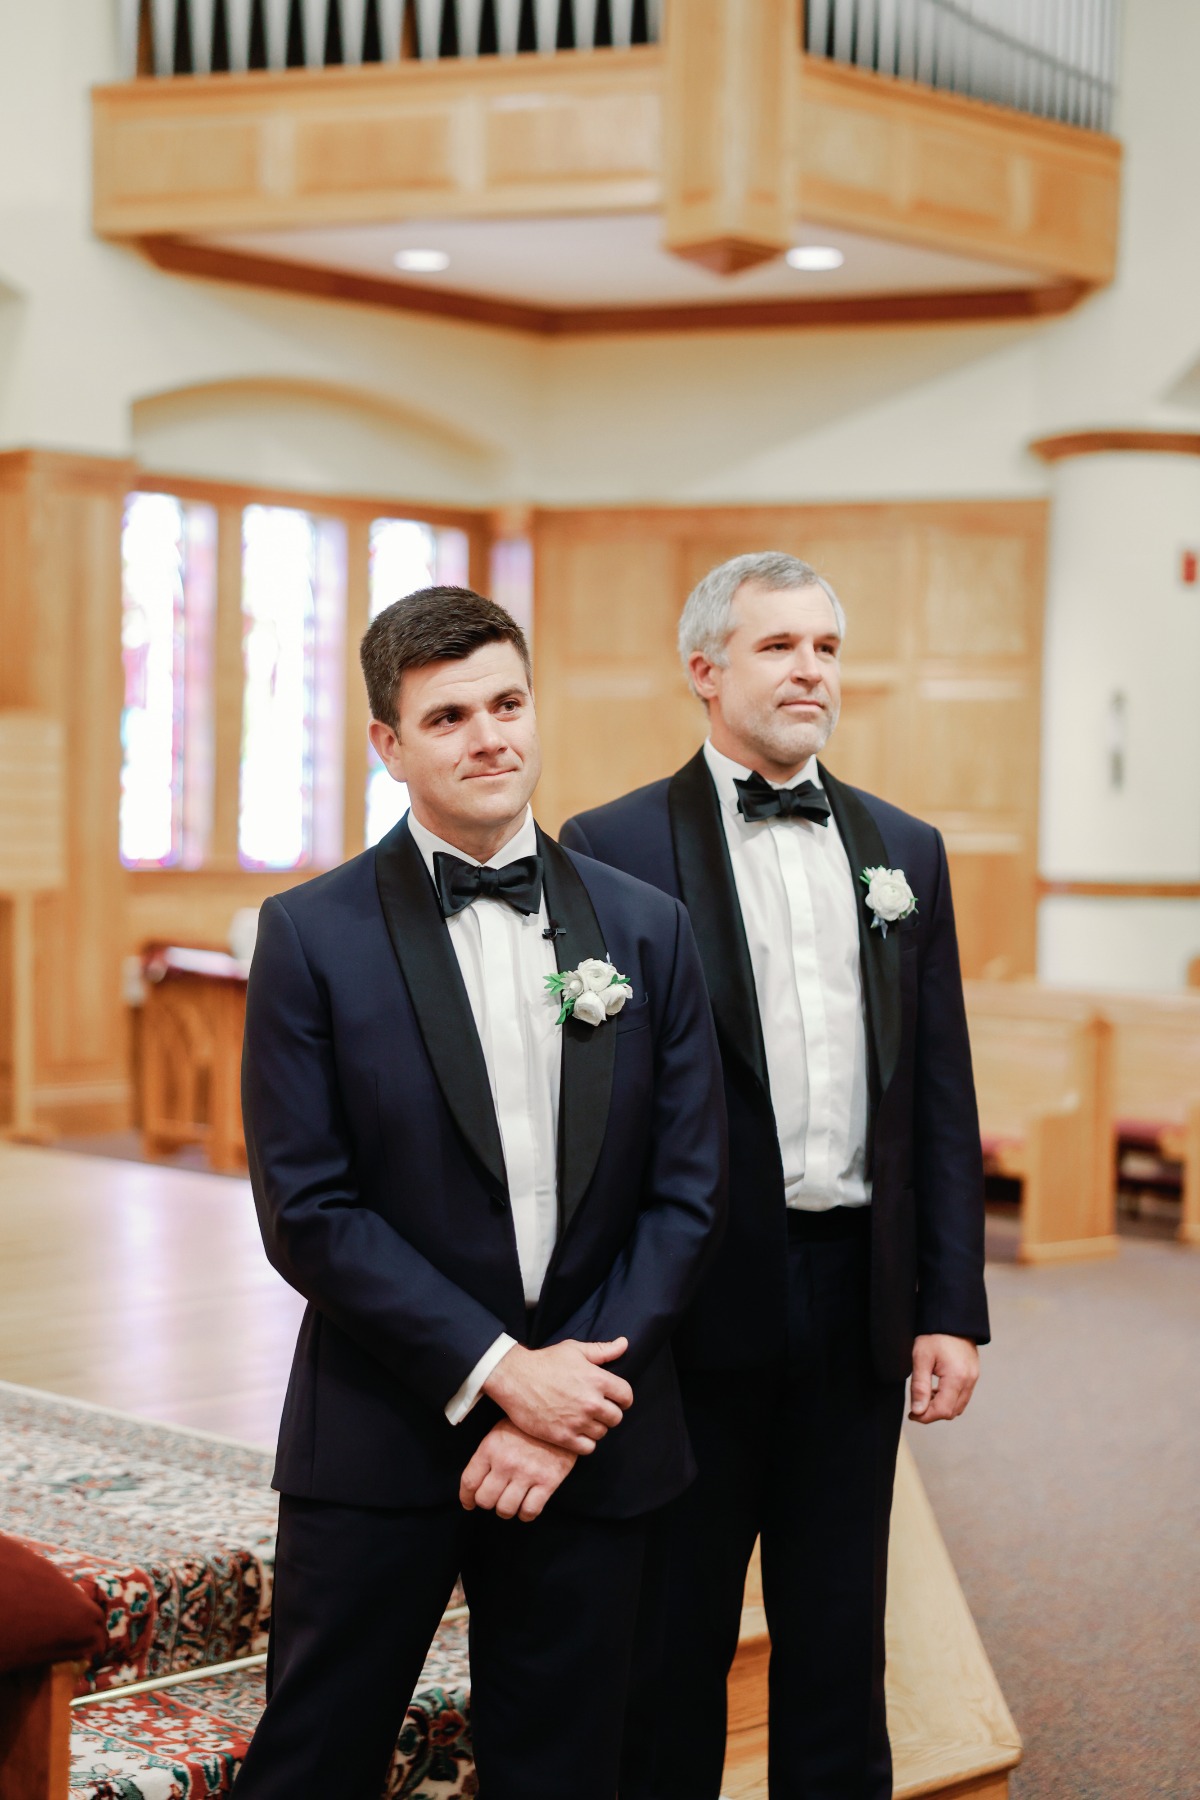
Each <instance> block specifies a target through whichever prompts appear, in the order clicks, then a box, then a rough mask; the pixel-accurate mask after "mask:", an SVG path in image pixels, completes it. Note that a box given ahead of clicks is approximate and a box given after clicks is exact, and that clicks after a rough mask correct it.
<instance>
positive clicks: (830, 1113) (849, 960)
mask: <svg viewBox="0 0 1200 1800" xmlns="http://www.w3.org/2000/svg"><path fill="white" fill-rule="evenodd" d="M704 756H705V760H706V762H707V763H708V767H709V772H710V773H711V775H712V778H713V782H714V784H715V786H716V790H717V798H718V800H719V801H720V805H721V818H722V822H723V823H724V826H725V840H726V842H727V843H728V845H729V859H730V862H731V863H732V865H733V879H734V883H735V885H736V887H737V896H738V901H739V904H740V906H741V912H742V922H743V924H744V926H745V928H746V941H747V943H748V945H749V947H750V964H751V968H752V969H753V971H754V988H755V993H756V994H757V997H758V1012H759V1017H760V1019H761V1020H762V1033H763V1044H764V1047H765V1049H766V1055H767V1076H768V1080H769V1082H770V1088H771V1104H772V1106H773V1107H774V1110H775V1123H776V1126H777V1129H778V1131H779V1148H780V1152H781V1154H782V1157H783V1187H784V1198H785V1199H786V1201H787V1204H788V1206H790V1207H796V1208H799V1209H800V1210H803V1211H807V1212H825V1211H827V1210H828V1209H829V1208H831V1207H834V1206H865V1205H867V1204H868V1202H869V1200H870V1197H871V1186H870V1182H869V1181H868V1180H867V1178H866V1172H865V1171H866V1147H867V1034H866V1021H865V1014H864V1010H863V993H862V970H861V966H860V961H859V957H860V947H859V924H858V897H857V893H856V889H857V888H858V886H859V883H858V882H857V881H856V879H855V873H854V871H853V870H852V869H851V867H850V860H849V858H848V857H847V855H846V851H845V846H844V845H843V843H842V840H841V836H840V834H839V832H838V828H837V824H836V822H835V821H834V819H833V818H832V817H831V818H830V820H829V823H828V824H827V825H817V824H814V823H813V821H812V820H810V819H782V818H776V819H763V820H760V821H759V822H758V823H757V824H754V825H751V824H748V823H747V821H746V820H745V819H744V818H743V817H742V815H741V813H740V812H739V811H738V809H737V802H738V796H737V790H736V788H735V787H734V785H733V784H734V781H735V779H736V780H738V781H744V780H745V779H746V778H747V776H749V775H750V773H751V771H750V770H749V769H744V768H742V767H741V766H740V765H739V764H738V763H735V762H731V761H730V759H729V758H728V757H727V756H723V755H722V754H721V752H720V751H719V750H715V749H714V748H713V746H712V744H711V743H706V744H705V746H704ZM802 781H812V782H815V783H816V784H817V786H818V787H819V786H820V785H821V778H820V774H819V772H818V770H817V762H816V758H815V757H811V758H810V759H809V761H808V762H807V763H805V765H804V767H803V768H802V769H801V770H800V772H799V774H797V775H795V776H794V777H793V778H792V780H791V781H789V782H786V783H779V782H776V783H774V784H773V785H774V786H776V787H778V786H787V787H795V786H797V785H798V784H799V783H800V782H802Z"/></svg>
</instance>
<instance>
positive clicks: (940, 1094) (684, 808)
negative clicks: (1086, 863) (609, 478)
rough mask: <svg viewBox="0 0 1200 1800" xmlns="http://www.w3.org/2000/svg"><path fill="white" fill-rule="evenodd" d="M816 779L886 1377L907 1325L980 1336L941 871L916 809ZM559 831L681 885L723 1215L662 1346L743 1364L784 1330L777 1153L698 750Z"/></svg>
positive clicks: (904, 1348)
mask: <svg viewBox="0 0 1200 1800" xmlns="http://www.w3.org/2000/svg"><path fill="white" fill-rule="evenodd" d="M821 780H822V781H823V782H824V784H825V791H826V793H827V794H828V797H829V804H830V807H831V808H832V811H833V817H834V819H835V820H836V822H837V827H838V830H839V831H840V832H841V835H842V841H843V843H844V844H845V847H846V853H847V855H848V857H849V860H850V867H851V869H852V871H854V875H855V880H856V887H857V892H858V895H859V931H860V937H861V941H862V974H863V995H864V1000H865V1006H866V1015H867V1042H868V1057H869V1073H870V1110H869V1122H868V1165H867V1166H868V1169H869V1171H870V1174H871V1177H872V1192H873V1199H872V1205H871V1214H872V1220H871V1321H872V1325H871V1329H872V1350H873V1354H874V1360H875V1367H876V1369H877V1371H878V1373H879V1375H880V1377H881V1378H882V1379H884V1380H900V1379H902V1378H903V1377H904V1376H905V1375H907V1374H908V1372H909V1371H910V1369H911V1367H912V1343H913V1338H914V1336H915V1335H916V1334H917V1333H920V1332H934V1331H944V1332H952V1333H954V1334H955V1335H956V1336H959V1337H969V1338H974V1339H975V1340H976V1342H977V1343H984V1342H986V1341H987V1337H988V1315H987V1299H986V1296H985V1293H984V1285H983V1168H982V1156H981V1150H980V1141H979V1121H978V1115H977V1112H976V1106H975V1089H974V1083H973V1080H972V1076H971V1050H970V1045H969V1043H968V1040H967V1025H966V1017H965V1012H964V1008H963V995H962V981H961V977H960V974H959V963H958V944H957V940H956V937H955V932H954V912H953V908H952V906H951V901H950V880H949V874H948V871H947V867H946V852H945V847H944V845H943V843H942V840H941V836H940V834H939V833H938V832H937V831H935V830H934V829H933V827H932V826H930V825H926V824H923V823H922V822H921V821H920V820H919V819H914V818H912V817H910V816H909V815H908V814H907V813H902V812H900V811H899V810H898V809H897V808H896V807H894V806H889V805H888V804H887V802H886V801H884V800H877V799H876V798H875V797H874V795H872V794H864V793H861V792H859V790H858V789H856V788H852V787H847V786H846V785H845V784H844V783H842V782H840V781H837V780H835V779H834V777H833V776H832V775H830V774H829V773H828V771H827V770H825V769H822V770H821ZM561 839H562V842H563V843H564V844H566V845H567V846H568V847H570V848H572V849H575V850H579V851H583V852H585V853H586V854H587V855H589V856H594V857H598V858H599V859H600V860H601V861H603V862H607V863H611V864H612V865H613V866H614V867H615V868H618V869H624V870H626V871H628V873H630V874H632V875H636V876H638V877H640V879H641V880H643V881H647V882H650V883H652V884H653V885H654V886H655V887H658V888H661V889H662V890H663V892H664V893H667V894H671V895H674V896H676V897H677V898H680V899H682V900H683V901H684V903H685V904H686V906H687V909H688V912H689V914H690V916H691V920H692V925H693V928H694V930H695V933H696V940H697V942H698V944H699V946H700V955H701V960H702V961H703V964H704V970H705V974H706V976H707V979H708V987H709V992H710V995H711V999H712V1008H713V1015H714V1017H715V1020H716V1025H717V1034H718V1037H719V1040H720V1044H721V1051H722V1057H723V1061H724V1068H725V1098H726V1104H727V1107H728V1113H729V1161H730V1194H729V1224H728V1228H727V1231H726V1235H725V1240H724V1243H723V1245H722V1248H721V1250H720V1252H719V1254H718V1258H717V1260H716V1262H715V1263H714V1266H713V1268H712V1270H711V1272H710V1274H709V1275H708V1277H707V1278H706V1280H705V1282H704V1284H703V1286H702V1288H701V1290H700V1293H699V1295H698V1297H697V1300H696V1303H695V1305H694V1306H693V1307H692V1308H691V1309H690V1311H689V1314H688V1317H687V1319H686V1321H685V1323H684V1326H683V1329H682V1330H681V1332H680V1334H679V1336H678V1337H677V1339H676V1354H677V1356H678V1359H679V1362H680V1364H681V1365H684V1364H686V1365H690V1366H694V1367H701V1368H739V1367H753V1366H755V1365H761V1364H763V1363H765V1362H768V1361H770V1360H771V1359H772V1358H773V1357H775V1356H777V1355H778V1354H780V1352H781V1351H782V1349H783V1347H784V1342H785V1329H786V1325H785V1300H786V1295H785V1286H784V1283H785V1274H786V1245H785V1231H786V1221H785V1211H784V1201H783V1169H782V1165H781V1162H780V1156H779V1141H778V1136H777V1133H776V1129H775V1116H774V1113H773V1111H772V1107H771V1098H770V1091H769V1087H768V1081H767V1063H766V1054H765V1051H764V1048H763V1038H762V1027H761V1024H760V1021H759V1013H758V1001H757V998H756V996H755V991H754V976H753V973H752V970H751V966H750V952H749V949H748V947H747V944H746V934H745V930H744V928H743V925H742V915H741V909H740V907H739V905H738V898H737V889H736V887H735V885H734V878H733V869H732V866H731V864H730V860H729V850H728V845H727V842H726V838H725V828H724V825H723V823H722V820H721V815H720V805H719V802H718V800H717V795H716V789H715V788H714V786H713V782H712V777H711V775H710V774H709V770H708V765H707V763H706V762H705V760H704V756H703V753H702V752H698V753H697V755H696V756H695V757H694V758H693V759H692V761H691V762H689V763H687V764H686V765H685V766H684V767H683V768H682V769H680V770H679V771H678V773H677V774H675V775H673V776H672V777H671V778H670V779H669V780H667V781H657V782H654V783H653V784H652V785H651V786H649V787H644V788H639V789H638V790H637V791H636V792H635V793H632V794H627V795H626V796H625V797H624V798H623V799H621V800H614V801H613V802H612V803H611V804H610V805H608V806H601V807H597V808H596V809H595V810H594V811H592V812H586V813H581V814H580V815H579V817H578V818H575V819H569V820H568V821H567V823H566V825H565V826H564V827H563V830H562V833H561ZM880 866H882V867H885V868H892V869H903V870H904V872H905V874H906V875H907V877H908V881H909V885H910V886H911V888H912V890H913V893H914V894H915V895H916V898H917V911H916V912H915V913H914V914H913V915H912V916H911V917H909V918H908V919H905V920H903V921H901V922H900V923H898V924H896V925H892V926H890V927H889V928H888V932H887V936H886V937H885V936H884V934H883V933H882V931H880V930H878V929H877V928H873V927H872V924H871V919H872V915H871V914H870V912H869V911H868V909H867V907H866V905H865V894H866V889H865V887H864V886H863V885H862V884H861V883H859V882H858V881H857V876H858V872H859V871H860V870H862V869H864V868H873V867H880ZM781 954H783V952H782V951H781Z"/></svg>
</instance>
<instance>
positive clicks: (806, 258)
mask: <svg viewBox="0 0 1200 1800" xmlns="http://www.w3.org/2000/svg"><path fill="white" fill-rule="evenodd" d="M786 260H787V265H788V267H789V268H790V269H805V270H807V271H808V272H809V273H813V272H816V271H818V270H828V269H840V268H841V266H842V264H843V263H844V262H845V260H846V258H845V257H844V256H843V255H842V252H841V251H840V250H835V249H834V247H833V245H832V244H797V245H796V247H795V249H793V250H789V251H788V253H787V258H786Z"/></svg>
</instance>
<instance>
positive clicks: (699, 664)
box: [688, 650, 717, 701]
mask: <svg viewBox="0 0 1200 1800" xmlns="http://www.w3.org/2000/svg"><path fill="white" fill-rule="evenodd" d="M714 666H715V665H714V664H713V663H711V662H710V661H709V659H708V657H707V656H705V654H704V652H703V650H693V651H692V654H691V655H690V656H689V657H688V674H689V675H690V676H691V678H692V686H693V687H694V688H695V690H696V692H697V693H698V694H699V696H700V698H701V699H702V700H704V701H708V700H715V699H716V697H717V684H716V682H715V681H714V680H713V668H714Z"/></svg>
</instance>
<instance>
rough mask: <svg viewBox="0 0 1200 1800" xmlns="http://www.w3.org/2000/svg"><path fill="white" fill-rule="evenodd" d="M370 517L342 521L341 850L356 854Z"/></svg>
mask: <svg viewBox="0 0 1200 1800" xmlns="http://www.w3.org/2000/svg"><path fill="white" fill-rule="evenodd" d="M369 533H370V523H369V521H368V520H366V519H351V520H349V521H348V522H347V527H346V661H345V670H346V683H345V688H346V697H345V705H344V707H343V717H344V720H345V734H344V747H343V751H342V771H343V779H344V782H345V787H344V798H343V801H342V822H343V831H344V844H343V853H344V855H345V856H347V857H351V856H357V855H358V853H359V851H360V850H361V849H362V847H363V838H364V836H365V833H366V824H367V748H368V745H367V718H368V707H367V700H366V690H365V689H364V687H363V678H362V667H361V665H360V663H359V660H358V647H359V645H360V644H361V642H362V636H363V632H364V631H365V630H366V629H367V626H368V624H369V623H370V602H371V595H370V574H371V570H370V545H369Z"/></svg>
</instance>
